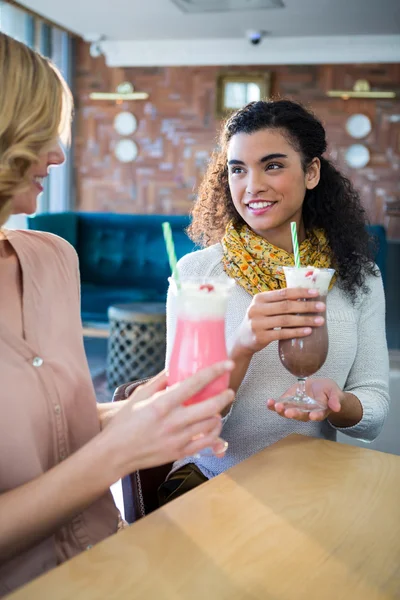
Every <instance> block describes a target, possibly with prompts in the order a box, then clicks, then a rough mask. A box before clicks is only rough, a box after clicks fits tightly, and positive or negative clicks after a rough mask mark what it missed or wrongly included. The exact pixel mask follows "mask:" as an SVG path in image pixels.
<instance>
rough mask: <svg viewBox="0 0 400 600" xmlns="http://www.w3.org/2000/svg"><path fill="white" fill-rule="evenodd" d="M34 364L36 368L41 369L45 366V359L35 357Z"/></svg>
mask: <svg viewBox="0 0 400 600" xmlns="http://www.w3.org/2000/svg"><path fill="white" fill-rule="evenodd" d="M32 364H33V366H34V367H41V366H42V364H43V358H40V356H35V358H34V359H33V360H32Z"/></svg>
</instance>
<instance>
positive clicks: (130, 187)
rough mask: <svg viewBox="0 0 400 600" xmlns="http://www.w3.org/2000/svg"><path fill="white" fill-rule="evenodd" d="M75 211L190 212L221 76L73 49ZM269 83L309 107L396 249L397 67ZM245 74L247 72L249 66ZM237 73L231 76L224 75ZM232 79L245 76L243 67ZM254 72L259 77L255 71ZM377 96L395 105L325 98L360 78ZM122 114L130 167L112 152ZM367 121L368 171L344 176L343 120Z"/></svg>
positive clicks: (338, 70) (286, 72) (312, 73)
mask: <svg viewBox="0 0 400 600" xmlns="http://www.w3.org/2000/svg"><path fill="white" fill-rule="evenodd" d="M76 53H77V57H76V64H77V65H78V68H77V70H76V79H75V85H76V105H77V106H76V122H75V127H76V141H77V143H76V148H75V153H74V161H75V173H76V186H77V188H76V189H77V209H79V210H86V211H115V212H128V213H165V214H171V213H177V214H179V213H180V214H182V213H187V212H188V211H189V210H190V208H191V205H192V201H193V198H194V196H195V189H196V186H197V184H198V182H199V180H200V178H201V176H202V173H203V172H204V168H205V165H206V162H207V159H208V157H209V155H210V152H211V150H212V149H213V147H214V145H215V139H216V131H217V129H218V127H219V121H218V120H217V119H216V118H215V95H216V84H215V82H216V77H217V74H218V73H220V72H221V70H222V71H223V70H226V69H221V68H219V67H217V66H216V67H169V68H164V67H163V68H126V69H123V68H108V67H106V65H105V63H104V60H103V58H96V59H92V58H91V57H90V55H89V52H88V45H87V44H85V43H84V42H78V43H77V47H76ZM263 68H264V69H265V70H268V71H270V72H271V74H272V93H273V94H274V95H280V96H286V97H290V98H293V99H295V100H298V101H301V102H304V103H306V104H307V105H309V106H311V107H312V108H313V110H314V111H315V112H316V113H317V115H318V116H319V117H320V118H321V119H322V121H323V123H324V125H325V127H326V129H327V134H328V141H329V153H330V157H331V158H332V159H333V160H334V161H335V163H336V164H337V166H338V167H339V168H340V169H342V170H343V172H344V173H346V174H347V175H348V176H349V177H350V178H351V179H352V180H353V182H354V183H355V185H356V186H357V187H358V189H359V190H360V192H361V195H362V198H363V201H364V204H365V206H366V208H367V210H368V214H369V216H370V219H371V221H372V222H373V223H382V224H384V225H385V226H386V228H387V231H388V234H389V237H390V238H391V239H399V240H400V187H399V175H400V65H396V64H376V65H321V66H319V65H311V66H287V67H285V66H272V67H268V66H265V67H263ZM248 69H251V67H248ZM232 70H235V68H231V67H230V68H229V71H232ZM236 70H240V71H242V70H246V67H240V68H237V69H236ZM253 70H256V71H260V67H259V66H257V67H254V68H253ZM361 78H362V79H367V80H368V81H369V82H370V83H371V85H372V86H373V87H375V86H376V87H378V88H380V89H395V90H396V91H397V93H398V98H397V99H396V100H395V101H393V100H348V101H343V100H341V99H331V98H328V97H327V96H326V91H327V90H328V89H350V88H351V87H352V86H353V84H354V81H355V80H356V79H361ZM126 80H127V81H130V82H131V83H132V84H133V85H134V87H135V90H136V91H146V92H148V93H149V94H150V97H149V99H148V100H147V101H135V102H124V103H123V104H120V105H117V104H116V103H114V102H105V101H93V100H90V99H89V94H90V92H91V91H114V90H115V88H116V86H117V85H118V84H119V83H121V82H122V81H126ZM121 110H128V111H131V112H132V113H133V114H134V115H135V116H136V118H137V120H138V129H137V131H136V132H135V133H134V134H133V135H132V138H133V139H134V140H135V142H136V143H137V145H138V147H139V155H138V158H137V160H136V161H135V162H133V163H129V164H122V163H120V162H119V161H118V160H117V159H116V158H115V157H114V154H113V149H114V147H115V144H116V142H117V141H118V140H119V139H120V136H119V135H118V134H117V133H116V132H115V131H114V128H113V120H114V118H115V116H116V115H117V114H118V112H120V111H121ZM354 113H364V114H366V115H368V116H369V117H370V119H371V121H372V131H371V133H370V135H369V136H368V137H367V138H365V139H363V140H361V142H362V143H364V144H366V145H367V146H368V148H369V150H370V153H371V161H370V163H369V164H368V166H367V167H366V168H364V169H361V170H359V171H354V170H352V169H349V168H348V167H347V166H346V164H345V161H344V153H345V151H346V149H347V148H348V146H349V145H350V144H351V143H355V142H356V140H352V138H351V137H350V136H349V135H348V134H347V133H346V130H345V123H346V119H347V118H348V116H349V115H351V114H354Z"/></svg>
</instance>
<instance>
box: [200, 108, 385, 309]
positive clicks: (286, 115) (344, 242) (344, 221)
mask: <svg viewBox="0 0 400 600" xmlns="http://www.w3.org/2000/svg"><path fill="white" fill-rule="evenodd" d="M262 129H278V130H280V131H281V132H282V134H283V135H285V137H286V138H287V140H288V141H289V143H290V144H291V145H292V147H293V148H294V149H295V150H296V151H297V152H299V154H300V155H301V162H302V167H303V170H304V172H306V170H307V167H308V166H309V165H310V163H311V162H312V160H313V159H314V158H315V157H317V158H319V160H320V161H321V174H320V181H319V183H318V185H317V186H316V187H315V188H314V189H313V190H307V191H306V193H305V197H304V203H303V221H304V226H305V229H306V231H310V230H312V229H314V228H321V229H323V230H324V231H325V233H326V235H327V238H328V241H329V244H330V247H331V249H332V252H333V257H334V259H333V263H334V264H333V266H334V267H335V269H336V272H337V275H338V282H339V285H340V287H341V288H342V289H343V290H344V291H345V292H346V293H347V294H348V295H349V296H350V297H351V299H352V300H354V299H355V297H356V295H357V291H358V290H359V289H362V290H363V291H367V289H368V288H367V286H366V284H365V279H366V276H367V275H377V274H378V271H377V269H376V267H375V265H374V260H373V256H374V242H373V239H372V237H371V236H370V235H369V234H368V232H367V229H366V225H367V219H366V215H365V211H364V209H363V207H362V205H361V201H360V196H359V194H358V192H357V191H356V190H355V189H354V187H353V186H352V184H351V182H350V181H349V180H348V179H347V178H346V177H344V175H342V174H341V173H339V171H338V170H337V169H336V168H335V167H334V166H333V164H332V163H331V162H330V161H329V160H328V159H326V158H324V157H323V156H322V155H323V154H324V152H325V151H326V147H327V144H326V138H325V129H324V127H323V126H322V124H321V123H320V121H319V120H318V119H317V118H316V117H315V116H314V115H313V114H312V113H311V112H310V111H309V110H307V109H306V108H304V107H303V106H302V105H301V104H298V103H296V102H293V101H291V100H276V101H258V102H250V104H247V106H245V107H244V108H241V109H240V110H238V111H237V112H235V113H234V114H233V115H231V116H230V117H229V118H228V119H227V120H226V121H225V123H224V124H223V127H222V129H221V133H220V139H219V147H218V149H217V150H215V152H214V153H213V155H212V157H211V160H210V162H209V165H208V169H207V172H206V174H205V177H204V179H203V181H202V183H201V184H200V188H199V192H198V196H197V200H196V202H195V205H194V208H193V211H192V222H191V225H190V226H189V228H188V234H189V236H190V237H191V239H192V240H193V241H194V242H196V243H197V244H198V245H200V246H209V245H211V244H214V243H216V242H220V241H221V239H222V237H223V236H224V233H225V228H226V225H227V224H228V222H229V221H230V220H233V222H234V223H236V224H239V223H244V221H243V219H242V217H241V216H240V215H239V213H238V212H237V210H236V209H235V206H234V204H233V202H232V197H231V194H230V190H229V183H228V167H227V146H228V143H229V140H230V139H231V138H232V136H234V135H235V134H237V133H247V134H251V133H254V132H256V131H260V130H262Z"/></svg>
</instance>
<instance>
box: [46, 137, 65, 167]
mask: <svg viewBox="0 0 400 600" xmlns="http://www.w3.org/2000/svg"><path fill="white" fill-rule="evenodd" d="M64 161H65V154H64V150H63V149H62V147H61V144H60V143H59V142H57V144H55V145H54V147H53V148H51V150H49V153H48V156H47V163H48V166H49V167H51V166H53V165H54V166H57V165H62V164H63V162H64Z"/></svg>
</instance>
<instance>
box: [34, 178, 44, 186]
mask: <svg viewBox="0 0 400 600" xmlns="http://www.w3.org/2000/svg"><path fill="white" fill-rule="evenodd" d="M33 179H34V181H36V183H39V184H40V185H42V184H43V179H44V177H34V178H33Z"/></svg>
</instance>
